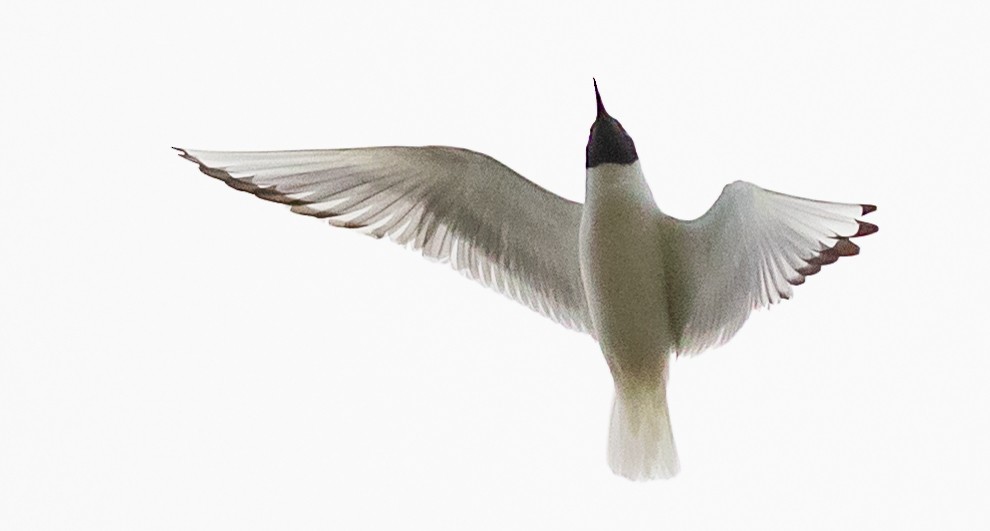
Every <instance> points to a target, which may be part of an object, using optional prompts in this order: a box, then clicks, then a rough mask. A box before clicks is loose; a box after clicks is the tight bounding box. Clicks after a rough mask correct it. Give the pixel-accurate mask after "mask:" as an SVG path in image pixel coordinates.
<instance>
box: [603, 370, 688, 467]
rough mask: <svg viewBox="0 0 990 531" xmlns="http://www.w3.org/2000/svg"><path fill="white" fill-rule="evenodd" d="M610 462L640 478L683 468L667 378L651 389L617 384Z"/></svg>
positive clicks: (609, 445) (613, 406)
mask: <svg viewBox="0 0 990 531" xmlns="http://www.w3.org/2000/svg"><path fill="white" fill-rule="evenodd" d="M608 464H609V466H610V467H612V472H615V473H616V474H618V475H620V476H623V477H626V478H628V479H632V480H637V481H645V480H650V479H666V478H671V477H674V476H675V475H677V473H678V472H679V471H680V469H681V465H680V462H679V461H678V459H677V448H676V447H675V446H674V433H673V431H671V428H670V414H669V412H668V411H667V389H666V385H665V383H664V382H662V381H661V382H658V385H655V386H654V385H650V386H649V388H648V389H643V388H639V389H635V388H634V389H623V388H622V387H621V386H618V385H617V386H616V393H615V401H614V402H613V403H612V420H611V428H610V431H609V438H608Z"/></svg>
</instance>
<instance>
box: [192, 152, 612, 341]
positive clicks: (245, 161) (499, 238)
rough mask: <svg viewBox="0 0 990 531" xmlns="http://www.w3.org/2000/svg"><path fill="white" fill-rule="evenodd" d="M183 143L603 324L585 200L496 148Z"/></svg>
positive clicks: (578, 326) (573, 322)
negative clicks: (585, 253) (581, 240)
mask: <svg viewBox="0 0 990 531" xmlns="http://www.w3.org/2000/svg"><path fill="white" fill-rule="evenodd" d="M177 149H178V148H177ZM178 151H179V152H180V155H181V156H182V157H183V158H186V159H188V160H190V161H192V162H194V163H196V164H198V165H199V168H200V170H201V171H202V172H203V173H205V174H207V175H209V176H211V177H215V178H217V179H219V180H221V181H223V182H224V183H226V184H227V185H228V186H230V187H231V188H234V189H236V190H241V191H245V192H249V193H251V194H254V195H255V196H257V197H259V198H261V199H265V200H267V201H273V202H276V203H282V204H285V205H289V206H290V208H291V210H292V212H295V213H297V214H302V215H306V216H312V217H315V218H320V219H326V220H327V221H328V222H329V223H330V224H331V225H334V226H338V227H344V228H351V229H360V230H362V231H363V232H365V233H367V234H369V235H370V236H373V237H375V238H384V237H387V238H389V239H391V240H393V241H394V242H396V243H398V244H400V245H404V246H407V247H412V248H414V249H416V250H418V251H420V252H421V253H422V254H423V255H424V256H426V257H427V258H430V259H433V260H437V261H440V262H443V263H448V264H450V265H451V266H452V267H453V268H454V269H456V270H457V271H459V272H461V273H462V274H464V275H465V276H467V277H469V278H472V279H474V280H476V281H478V282H480V283H482V284H484V285H486V286H488V287H490V288H492V289H495V290H496V291H499V292H501V293H502V294H504V295H506V296H508V297H510V298H512V299H515V300H516V301H518V302H520V303H522V304H524V305H526V306H528V307H530V308H531V309H533V310H535V311H537V312H539V313H541V314H543V315H545V316H547V317H549V318H550V319H552V320H554V321H556V322H558V323H560V324H562V325H564V326H566V327H568V328H572V329H575V330H578V331H581V332H586V333H589V334H591V335H594V332H593V329H592V325H591V320H590V318H589V315H588V309H587V302H586V300H585V297H584V288H583V286H582V284H581V274H580V266H579V263H578V229H579V225H580V220H581V208H582V206H581V204H580V203H575V202H573V201H569V200H566V199H564V198H562V197H559V196H557V195H555V194H552V193H550V192H548V191H547V190H545V189H543V188H541V187H539V186H537V185H536V184H534V183H533V182H531V181H529V180H527V179H525V178H524V177H522V176H520V175H519V174H517V173H516V172H514V171H512V170H511V169H509V168H508V167H506V166H504V165H503V164H501V163H499V162H498V161H496V160H494V159H492V158H491V157H488V156H486V155H482V154H480V153H476V152H473V151H468V150H464V149H458V148H451V147H443V146H428V147H418V148H414V147H382V148H359V149H336V150H299V151H259V152H221V151H198V150H186V149H178Z"/></svg>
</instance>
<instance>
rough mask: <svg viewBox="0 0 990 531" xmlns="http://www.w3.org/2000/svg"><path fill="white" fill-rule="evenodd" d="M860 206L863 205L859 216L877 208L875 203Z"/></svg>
mask: <svg viewBox="0 0 990 531" xmlns="http://www.w3.org/2000/svg"><path fill="white" fill-rule="evenodd" d="M860 206H861V207H863V213H862V214H860V215H861V216H865V215H867V214H869V213H870V212H874V211H876V209H877V206H876V205H860Z"/></svg>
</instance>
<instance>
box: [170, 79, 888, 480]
mask: <svg viewBox="0 0 990 531" xmlns="http://www.w3.org/2000/svg"><path fill="white" fill-rule="evenodd" d="M596 96H597V86H596ZM180 151H181V155H182V156H183V157H185V158H187V159H189V160H191V161H193V162H196V163H197V164H199V166H200V169H201V170H202V171H203V172H204V173H206V174H208V175H210V176H212V177H215V178H217V179H220V180H221V181H223V182H225V183H226V184H227V185H229V186H231V187H233V188H236V189H238V190H242V191H247V192H250V193H252V194H254V195H256V196H258V197H260V198H262V199H266V200H269V201H275V202H279V203H283V204H287V205H290V206H291V207H292V211H293V212H296V213H299V214H304V215H308V216H313V217H317V218H321V219H327V220H328V221H329V222H330V223H331V224H332V225H335V226H340V227H345V228H355V229H361V230H364V231H365V232H367V233H368V234H370V235H372V236H375V237H379V238H381V237H388V238H389V239H392V240H394V241H395V242H397V243H400V244H404V245H408V246H411V247H413V248H415V249H418V250H419V251H421V252H422V253H423V254H424V255H425V256H427V257H429V258H432V259H435V260H439V261H442V262H447V263H449V264H450V265H451V266H452V267H454V269H457V270H458V271H460V272H461V273H463V274H464V275H466V276H468V277H469V278H472V279H474V280H477V281H479V282H481V283H483V284H485V285H487V286H489V287H491V288H493V289H495V290H497V291H499V292H501V293H502V294H504V295H506V296H508V297H511V298H513V299H515V300H517V301H519V302H520V303H522V304H525V305H526V306H529V307H530V308H532V309H533V310H535V311H537V312H539V313H541V314H543V315H545V316H547V317H549V318H551V319H553V320H554V321H557V322H558V323H560V324H563V325H564V326H567V327H569V328H572V329H574V330H577V331H579V332H584V333H587V334H589V335H591V336H592V337H594V338H595V339H596V340H597V341H598V343H599V345H600V347H601V350H602V353H603V354H604V356H605V359H606V361H607V363H608V367H609V369H610V371H611V373H612V377H613V381H614V383H615V392H616V396H615V402H614V404H613V409H612V418H611V426H610V436H609V464H610V466H611V467H612V470H613V471H614V472H615V473H617V474H620V475H622V476H624V477H627V478H630V479H653V478H664V477H671V476H673V475H675V474H676V473H677V472H678V470H679V464H678V460H677V452H676V449H675V446H674V439H673V434H672V432H671V426H670V418H669V414H668V408H667V400H666V383H667V377H668V365H669V362H670V360H671V358H672V355H673V354H693V353H698V352H701V351H703V350H706V349H707V348H710V347H713V346H717V345H719V344H721V343H723V342H725V341H727V340H728V339H730V338H731V337H732V335H733V334H735V332H736V331H738V329H739V328H740V327H741V326H742V324H743V322H745V320H746V318H747V317H748V316H749V314H750V312H751V311H752V310H753V309H755V308H759V307H763V306H768V305H770V304H773V303H776V302H779V301H780V300H781V299H786V298H789V297H790V295H791V286H793V285H798V284H801V283H803V282H804V279H805V277H806V276H809V275H812V274H815V273H817V272H818V271H819V270H820V269H821V267H822V266H824V265H827V264H831V263H833V262H835V261H836V260H838V258H839V257H842V256H850V255H853V254H857V253H858V252H859V247H857V246H856V245H855V244H854V243H852V242H851V241H850V238H854V237H859V236H865V235H868V234H871V233H873V232H876V230H877V227H876V226H875V225H873V224H870V223H866V222H863V221H859V220H858V219H857V218H858V217H860V216H862V215H865V214H868V213H869V212H872V211H873V210H875V208H876V207H873V206H871V205H858V204H845V203H828V202H822V201H814V200H810V199H802V198H798V197H793V196H788V195H784V194H779V193H776V192H771V191H768V190H764V189H762V188H759V187H757V186H755V185H752V184H749V183H744V182H741V181H737V182H735V183H733V184H730V185H728V186H726V187H725V190H723V192H722V195H721V196H720V197H719V199H718V201H716V203H715V205H713V206H712V208H711V209H710V210H709V211H708V213H706V214H705V215H704V216H702V217H701V218H698V219H696V220H693V221H682V220H678V219H675V218H672V217H669V216H666V215H664V214H663V213H662V212H661V211H660V209H659V208H658V207H657V205H656V203H655V202H654V199H653V196H652V193H651V192H650V188H649V186H648V185H647V183H646V180H645V178H644V176H643V173H642V170H641V166H640V163H639V157H638V155H637V153H636V149H635V146H634V144H633V142H632V139H630V138H629V136H628V135H627V134H626V132H625V130H624V129H623V128H622V126H621V125H620V124H619V123H618V121H616V120H615V119H614V118H612V117H611V116H609V115H608V113H607V112H605V109H604V106H603V105H602V102H601V98H600V97H598V116H597V119H596V121H595V123H594V125H593V126H592V130H591V135H590V139H589V142H588V146H587V151H586V167H587V175H586V197H585V203H584V204H583V205H582V204H580V203H575V202H573V201H568V200H566V199H563V198H561V197H559V196H556V195H554V194H552V193H550V192H548V191H547V190H544V189H543V188H540V187H539V186H537V185H535V184H533V183H532V182H530V181H528V180H526V179H525V178H523V177H522V176H520V175H519V174H517V173H515V172H513V171H512V170H510V169H509V168H507V167H506V166H504V165H502V164H501V163H499V162H498V161H495V160H494V159H492V158H490V157H488V156H486V155H482V154H479V153H475V152H472V151H467V150H464V149H458V148H450V147H442V146H429V147H421V148H413V147H383V148H360V149H339V150H309V151H274V152H211V151H192V150H184V149H183V150H180Z"/></svg>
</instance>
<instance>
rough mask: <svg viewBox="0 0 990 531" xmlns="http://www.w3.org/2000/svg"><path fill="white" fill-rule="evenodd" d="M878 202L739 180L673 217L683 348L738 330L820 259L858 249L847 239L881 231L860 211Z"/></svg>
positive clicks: (671, 248)
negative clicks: (691, 212)
mask: <svg viewBox="0 0 990 531" xmlns="http://www.w3.org/2000/svg"><path fill="white" fill-rule="evenodd" d="M874 210H876V207H875V206H873V205H856V204H844V203H829V202H825V201H815V200H812V199H803V198H800V197H794V196H790V195H785V194H780V193H777V192H772V191H770V190H764V189H762V188H760V187H758V186H756V185H753V184H750V183H747V182H743V181H737V182H735V183H732V184H730V185H728V186H726V187H725V189H724V190H723V191H722V195H721V196H719V198H718V200H717V201H715V204H714V205H712V207H711V209H709V210H708V212H707V213H705V215H703V216H701V217H700V218H698V219H696V220H693V221H680V220H673V218H668V221H670V222H671V223H670V226H671V227H672V229H671V230H670V231H669V234H670V236H669V237H670V241H669V245H668V253H669V256H668V262H667V267H668V271H669V274H670V277H669V278H670V279H671V281H670V283H669V285H670V288H669V289H670V294H671V301H670V310H671V318H672V324H673V327H674V328H673V329H674V330H675V334H677V337H678V344H677V351H678V353H680V354H695V353H699V352H702V351H704V350H706V349H708V348H711V347H715V346H718V345H720V344H722V343H724V342H726V341H728V340H729V339H730V338H732V336H733V335H735V333H736V332H738V331H739V329H740V328H741V327H742V325H743V323H744V322H745V321H746V319H747V318H748V317H749V314H750V312H752V310H754V309H756V308H762V307H765V306H769V305H771V304H775V303H778V302H780V301H781V300H782V299H789V298H790V297H791V295H792V286H795V285H798V284H802V283H804V280H805V277H807V276H810V275H814V274H815V273H818V271H820V270H821V268H822V266H825V265H828V264H831V263H834V262H835V261H836V260H838V259H839V258H840V257H843V256H852V255H855V254H858V253H859V246H857V245H856V244H855V243H853V242H852V241H850V238H857V237H860V236H866V235H868V234H872V233H874V232H876V231H877V230H878V229H877V226H876V225H874V224H872V223H867V222H864V221H860V220H859V219H857V218H860V217H862V216H865V215H866V214H869V213H870V212H872V211H874Z"/></svg>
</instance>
